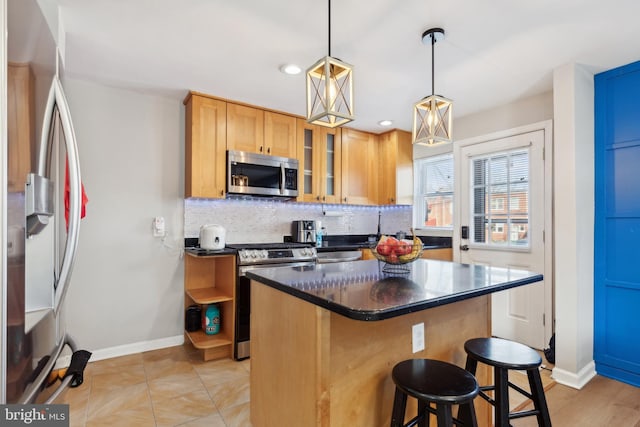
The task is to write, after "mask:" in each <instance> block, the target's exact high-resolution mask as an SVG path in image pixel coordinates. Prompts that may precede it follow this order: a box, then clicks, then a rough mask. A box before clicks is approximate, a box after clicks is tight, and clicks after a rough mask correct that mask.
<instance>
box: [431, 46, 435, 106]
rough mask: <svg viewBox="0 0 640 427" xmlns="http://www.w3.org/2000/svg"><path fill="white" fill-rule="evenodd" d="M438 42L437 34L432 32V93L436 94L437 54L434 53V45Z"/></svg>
mask: <svg viewBox="0 0 640 427" xmlns="http://www.w3.org/2000/svg"><path fill="white" fill-rule="evenodd" d="M435 44H436V35H435V33H432V34H431V95H435V94H436V93H435V92H436V90H435V80H436V77H435V61H436V60H435V55H434V54H433V51H434V49H433V47H434V46H435Z"/></svg>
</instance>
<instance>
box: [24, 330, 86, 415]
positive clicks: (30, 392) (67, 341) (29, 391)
mask: <svg viewBox="0 0 640 427" xmlns="http://www.w3.org/2000/svg"><path fill="white" fill-rule="evenodd" d="M65 346H69V348H70V349H71V352H72V353H74V352H75V351H76V350H77V346H76V343H75V341H74V340H73V338H71V337H70V336H69V335H65V336H64V339H62V340H60V344H58V346H57V347H56V348H55V349H53V352H52V353H51V354H50V355H49V356H50V357H49V360H48V361H47V363H46V364H45V365H44V367H43V368H42V369H41V370H40V373H39V374H38V376H37V377H36V378H35V379H34V380H33V382H31V383H30V384H29V386H28V387H27V388H26V390H25V391H24V393H23V394H22V397H21V398H20V400H19V401H18V403H20V404H29V403H33V402H34V401H35V399H36V397H38V394H39V393H40V391H41V390H42V384H44V382H45V380H46V379H47V377H49V374H50V373H51V371H52V370H53V368H54V366H55V364H56V362H57V361H58V357H60V353H62V349H63V348H64V347H65ZM72 379H73V376H69V377H67V378H65V379H64V380H63V381H62V384H60V385H59V386H58V388H57V389H56V390H55V391H54V392H53V394H52V395H51V396H49V398H48V400H47V401H46V402H45V403H51V402H53V401H54V400H55V399H56V398H57V397H58V395H59V394H60V393H62V392H63V391H64V389H65V388H67V386H69V383H71V380H72Z"/></svg>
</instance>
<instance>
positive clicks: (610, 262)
mask: <svg viewBox="0 0 640 427" xmlns="http://www.w3.org/2000/svg"><path fill="white" fill-rule="evenodd" d="M595 105H596V107H595V138H596V140H595V168H596V170H595V179H596V182H595V203H596V206H595V251H594V254H595V260H594V265H595V271H594V279H595V290H594V297H595V301H594V308H595V313H594V322H595V324H594V357H595V362H596V371H597V372H598V374H600V375H604V376H607V377H610V378H615V379H618V380H620V381H624V382H627V383H630V384H633V385H636V386H640V249H639V245H640V62H635V63H633V64H629V65H626V66H623V67H620V68H616V69H613V70H610V71H607V72H604V73H601V74H597V75H596V76H595Z"/></svg>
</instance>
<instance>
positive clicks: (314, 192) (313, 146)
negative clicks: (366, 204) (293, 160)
mask: <svg viewBox="0 0 640 427" xmlns="http://www.w3.org/2000/svg"><path fill="white" fill-rule="evenodd" d="M297 131H298V138H297V139H298V142H297V146H298V156H297V158H298V161H299V162H300V165H299V169H298V170H299V173H298V182H299V183H301V185H300V188H299V196H298V200H299V201H303V202H316V203H318V202H320V203H340V194H341V183H342V168H341V164H342V157H341V153H342V138H341V135H342V131H341V129H340V128H335V129H329V128H326V127H323V126H316V125H312V124H309V123H307V122H306V121H305V120H304V119H298V123H297Z"/></svg>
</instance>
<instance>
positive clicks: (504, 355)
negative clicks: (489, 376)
mask: <svg viewBox="0 0 640 427" xmlns="http://www.w3.org/2000/svg"><path fill="white" fill-rule="evenodd" d="M464 350H465V351H466V352H467V365H466V369H467V371H469V372H471V373H472V374H474V375H475V373H476V368H477V367H478V362H481V363H484V364H486V365H490V366H492V367H493V376H494V384H493V385H487V386H480V397H482V398H483V399H485V400H486V401H487V402H489V403H490V404H492V405H493V406H494V408H495V425H496V427H508V426H509V425H510V424H509V420H510V419H515V418H522V417H529V416H533V415H535V416H536V417H537V418H538V425H539V426H542V427H551V418H550V417H549V409H548V408H547V401H546V399H545V397H544V389H543V388H542V380H541V379H540V371H539V370H538V368H539V367H540V364H541V363H542V359H541V358H540V355H539V354H538V353H537V352H536V351H535V350H533V349H532V348H530V347H527V346H526V345H524V344H520V343H517V342H513V341H509V340H505V339H501V338H473V339H470V340H468V341H467V342H465V343H464ZM510 369H514V370H519V371H527V378H528V379H529V387H530V388H531V393H529V392H527V391H526V390H523V389H522V388H520V387H518V386H517V385H515V384H513V383H511V382H509V370H510ZM509 387H511V388H512V389H514V390H516V391H517V392H519V393H521V394H523V395H524V396H526V397H528V398H529V399H531V400H532V401H533V405H534V409H533V410H529V411H519V412H512V413H509ZM489 390H494V396H495V399H492V398H491V397H490V396H489V395H487V394H486V393H485V391H489ZM464 411H465V408H462V409H461V412H460V413H459V417H460V418H461V419H466V418H468V415H467V414H465V413H464Z"/></svg>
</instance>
